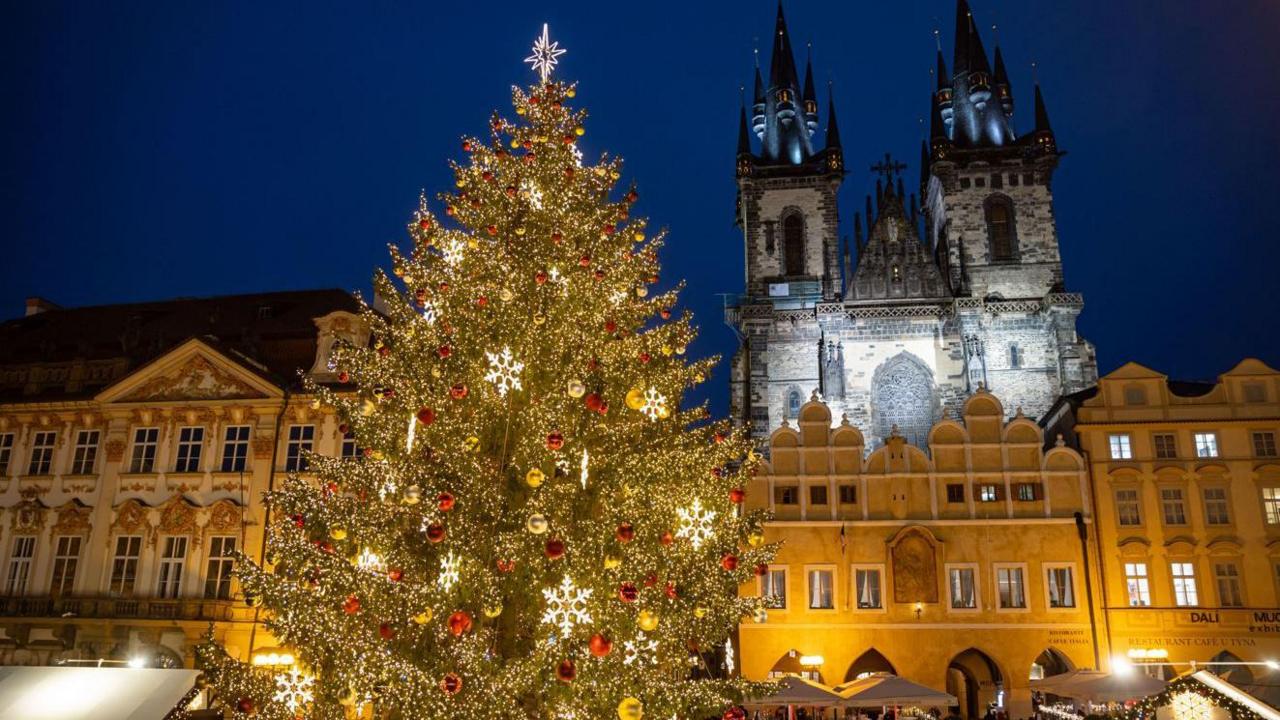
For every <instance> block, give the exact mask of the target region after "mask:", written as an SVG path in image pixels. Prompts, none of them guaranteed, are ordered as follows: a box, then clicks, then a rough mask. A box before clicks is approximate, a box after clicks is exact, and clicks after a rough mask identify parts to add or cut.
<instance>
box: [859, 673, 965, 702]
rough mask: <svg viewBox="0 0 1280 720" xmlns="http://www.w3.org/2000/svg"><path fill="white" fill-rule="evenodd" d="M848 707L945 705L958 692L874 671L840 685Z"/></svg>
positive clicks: (953, 700)
mask: <svg viewBox="0 0 1280 720" xmlns="http://www.w3.org/2000/svg"><path fill="white" fill-rule="evenodd" d="M835 691H836V692H837V693H839V694H840V698H841V699H842V700H843V702H842V704H843V705H845V706H846V707H863V708H877V707H888V706H895V705H915V706H919V707H939V708H946V707H951V706H953V705H955V704H956V703H957V702H958V701H957V700H956V696H955V695H950V694H948V693H945V692H942V691H940V690H934V689H932V688H928V687H925V686H924V685H920V684H917V683H913V682H911V681H910V680H907V679H906V678H901V677H898V676H897V675H890V674H889V673H872V674H871V675H867V676H866V677H862V678H859V679H857V680H853V681H852V682H847V683H844V684H843V685H837V686H836V687H835Z"/></svg>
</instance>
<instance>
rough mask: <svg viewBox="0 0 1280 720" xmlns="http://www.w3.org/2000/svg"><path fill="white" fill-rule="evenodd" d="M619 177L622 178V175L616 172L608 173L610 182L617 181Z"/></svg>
mask: <svg viewBox="0 0 1280 720" xmlns="http://www.w3.org/2000/svg"><path fill="white" fill-rule="evenodd" d="M620 177H622V173H620V172H618V171H617V170H614V171H612V172H610V173H609V178H610V179H612V180H617V179H618V178H620Z"/></svg>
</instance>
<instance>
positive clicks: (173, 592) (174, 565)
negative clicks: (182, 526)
mask: <svg viewBox="0 0 1280 720" xmlns="http://www.w3.org/2000/svg"><path fill="white" fill-rule="evenodd" d="M186 564H187V536H186V535H169V536H168V537H166V538H164V549H163V551H162V552H161V553H160V583H159V587H158V588H157V589H156V595H157V596H159V597H161V598H166V599H173V598H177V597H178V596H179V595H180V594H181V593H182V570H183V568H184V567H186Z"/></svg>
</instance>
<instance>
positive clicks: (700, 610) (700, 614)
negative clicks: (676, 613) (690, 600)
mask: <svg viewBox="0 0 1280 720" xmlns="http://www.w3.org/2000/svg"><path fill="white" fill-rule="evenodd" d="M693 616H694V617H696V618H698V619H699V620H701V619H702V618H704V617H706V616H707V609H706V608H704V607H702V606H701V605H699V606H697V607H695V608H694V609H693Z"/></svg>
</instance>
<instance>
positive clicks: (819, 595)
mask: <svg viewBox="0 0 1280 720" xmlns="http://www.w3.org/2000/svg"><path fill="white" fill-rule="evenodd" d="M834 576H835V572H834V571H832V570H810V571H809V609H810V610H832V609H834V608H835V606H836V602H835V593H834V592H833V590H834V588H835V577H834Z"/></svg>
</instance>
